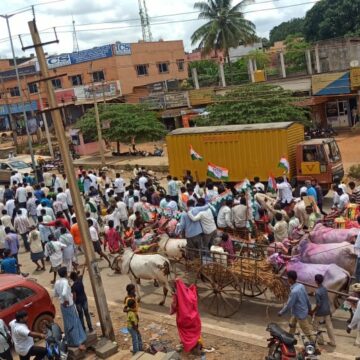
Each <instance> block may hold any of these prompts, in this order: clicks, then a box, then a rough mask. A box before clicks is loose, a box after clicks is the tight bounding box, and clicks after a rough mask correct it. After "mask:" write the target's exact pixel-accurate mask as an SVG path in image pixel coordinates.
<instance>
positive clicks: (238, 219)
mask: <svg viewBox="0 0 360 360" xmlns="http://www.w3.org/2000/svg"><path fill="white" fill-rule="evenodd" d="M247 212H248V208H247V206H246V205H242V204H239V205H235V206H234V207H233V208H232V209H231V214H232V220H233V222H234V225H235V227H237V228H244V227H246V221H247Z"/></svg>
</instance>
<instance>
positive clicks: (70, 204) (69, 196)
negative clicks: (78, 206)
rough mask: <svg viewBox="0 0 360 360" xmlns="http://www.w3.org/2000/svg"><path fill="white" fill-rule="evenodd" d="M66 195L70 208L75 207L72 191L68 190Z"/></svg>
mask: <svg viewBox="0 0 360 360" xmlns="http://www.w3.org/2000/svg"><path fill="white" fill-rule="evenodd" d="M65 194H66V202H67V204H68V206H73V201H72V197H71V192H70V189H66V190H65Z"/></svg>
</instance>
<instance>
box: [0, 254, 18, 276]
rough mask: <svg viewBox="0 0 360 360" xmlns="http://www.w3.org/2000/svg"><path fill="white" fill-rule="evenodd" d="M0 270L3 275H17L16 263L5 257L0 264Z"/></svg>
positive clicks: (13, 259) (11, 258) (14, 260)
mask: <svg viewBox="0 0 360 360" xmlns="http://www.w3.org/2000/svg"><path fill="white" fill-rule="evenodd" d="M1 270H2V271H3V272H4V273H5V274H17V262H16V259H15V258H13V257H7V258H5V259H3V260H2V262H1Z"/></svg>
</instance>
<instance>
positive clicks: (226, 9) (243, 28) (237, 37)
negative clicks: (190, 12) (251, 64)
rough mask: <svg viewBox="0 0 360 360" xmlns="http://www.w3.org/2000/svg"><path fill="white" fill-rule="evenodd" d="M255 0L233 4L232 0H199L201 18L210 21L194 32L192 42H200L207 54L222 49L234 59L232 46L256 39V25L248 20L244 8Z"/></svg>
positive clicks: (198, 7) (197, 6)
mask: <svg viewBox="0 0 360 360" xmlns="http://www.w3.org/2000/svg"><path fill="white" fill-rule="evenodd" d="M252 2H253V0H242V1H240V2H239V3H237V4H236V5H234V6H232V1H231V0H207V1H201V2H196V3H195V4H194V9H196V10H200V14H199V19H204V20H208V22H207V23H206V24H204V25H202V26H201V27H200V28H199V29H197V30H196V31H195V32H194V33H193V34H192V36H191V42H192V45H195V44H199V47H200V48H201V49H202V51H203V52H204V53H205V54H209V53H211V51H212V50H214V51H215V52H217V51H222V52H223V53H224V55H225V56H226V58H227V59H228V62H230V57H229V49H230V48H231V47H237V46H238V45H239V43H242V44H249V43H252V42H253V41H255V40H256V34H255V25H254V24H253V23H252V22H251V21H249V20H246V19H245V17H244V14H243V12H242V10H243V8H244V7H245V6H246V5H247V4H249V3H252Z"/></svg>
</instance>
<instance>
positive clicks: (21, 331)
mask: <svg viewBox="0 0 360 360" xmlns="http://www.w3.org/2000/svg"><path fill="white" fill-rule="evenodd" d="M9 325H10V329H11V337H12V339H13V342H14V345H15V351H16V352H17V353H18V354H19V355H21V356H25V355H27V353H28V352H29V350H30V348H31V347H32V346H34V339H33V338H32V337H31V336H29V334H30V329H29V328H28V327H27V325H26V324H21V323H18V322H17V321H16V320H15V319H14V320H13V321H11V322H10V324H9Z"/></svg>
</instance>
